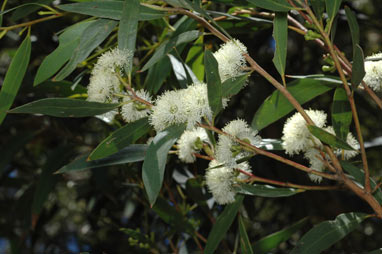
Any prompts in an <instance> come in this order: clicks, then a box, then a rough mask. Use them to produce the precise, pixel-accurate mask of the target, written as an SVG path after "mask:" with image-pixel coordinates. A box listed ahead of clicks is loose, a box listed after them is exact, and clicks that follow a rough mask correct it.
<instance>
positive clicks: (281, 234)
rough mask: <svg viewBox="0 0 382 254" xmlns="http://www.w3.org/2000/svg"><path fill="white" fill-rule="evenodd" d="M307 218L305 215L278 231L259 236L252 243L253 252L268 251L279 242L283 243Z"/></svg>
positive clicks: (264, 252) (263, 252)
mask: <svg viewBox="0 0 382 254" xmlns="http://www.w3.org/2000/svg"><path fill="white" fill-rule="evenodd" d="M307 219H308V217H305V218H303V219H301V220H299V221H298V222H296V223H295V224H293V225H292V226H289V227H286V228H284V229H282V230H280V231H278V232H275V233H273V234H270V235H267V236H265V237H263V238H261V239H260V240H259V241H257V242H256V243H254V245H253V249H254V251H255V253H256V254H266V253H269V252H270V251H271V250H273V249H274V248H276V247H277V246H279V244H280V243H283V242H285V241H286V240H288V239H289V238H290V237H291V236H292V235H293V234H294V233H296V232H297V231H298V230H299V229H300V228H302V227H303V226H304V225H305V224H306V223H307V221H308V220H307Z"/></svg>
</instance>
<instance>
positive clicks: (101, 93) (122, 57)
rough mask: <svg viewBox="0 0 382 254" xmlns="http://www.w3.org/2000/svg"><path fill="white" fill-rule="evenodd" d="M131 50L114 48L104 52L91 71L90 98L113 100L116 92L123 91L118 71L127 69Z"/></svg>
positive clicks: (90, 99)
mask: <svg viewBox="0 0 382 254" xmlns="http://www.w3.org/2000/svg"><path fill="white" fill-rule="evenodd" d="M131 54H132V53H131V51H130V50H120V49H118V48H115V49H112V50H110V51H108V52H106V53H104V54H102V55H101V56H100V57H99V58H98V60H97V63H96V64H95V65H94V68H93V70H92V72H91V77H90V83H89V86H88V100H89V101H95V102H111V101H112V100H113V97H114V93H116V92H117V93H119V92H121V88H120V82H119V79H118V76H117V75H116V72H121V71H123V70H126V68H127V66H128V64H129V60H128V59H129V56H131Z"/></svg>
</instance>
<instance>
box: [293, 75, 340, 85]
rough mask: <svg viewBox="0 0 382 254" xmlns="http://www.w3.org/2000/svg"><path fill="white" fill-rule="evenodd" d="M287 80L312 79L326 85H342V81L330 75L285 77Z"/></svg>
mask: <svg viewBox="0 0 382 254" xmlns="http://www.w3.org/2000/svg"><path fill="white" fill-rule="evenodd" d="M287 76H288V78H296V79H305V78H308V79H314V80H320V81H325V82H328V83H333V84H342V81H341V79H340V78H339V77H336V76H331V75H324V74H311V75H287Z"/></svg>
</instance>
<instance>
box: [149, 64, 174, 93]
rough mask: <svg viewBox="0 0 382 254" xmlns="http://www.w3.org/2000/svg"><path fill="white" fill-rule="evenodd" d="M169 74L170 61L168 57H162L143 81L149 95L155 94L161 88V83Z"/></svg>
mask: <svg viewBox="0 0 382 254" xmlns="http://www.w3.org/2000/svg"><path fill="white" fill-rule="evenodd" d="M170 72H171V62H170V59H169V58H168V57H164V58H162V59H161V60H159V62H157V63H156V64H154V66H152V67H151V68H150V69H149V72H148V74H147V78H146V80H145V87H146V89H147V90H148V91H149V92H150V93H152V94H156V93H157V92H158V91H159V89H160V88H161V86H162V84H163V82H164V81H165V80H166V78H167V77H168V75H170Z"/></svg>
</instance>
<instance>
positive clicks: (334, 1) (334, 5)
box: [325, 0, 342, 31]
mask: <svg viewBox="0 0 382 254" xmlns="http://www.w3.org/2000/svg"><path fill="white" fill-rule="evenodd" d="M341 2H342V0H325V3H326V12H327V14H328V19H329V21H328V27H329V31H330V29H331V26H332V24H333V20H334V18H335V17H336V15H337V12H338V10H339V9H340V7H341Z"/></svg>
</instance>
